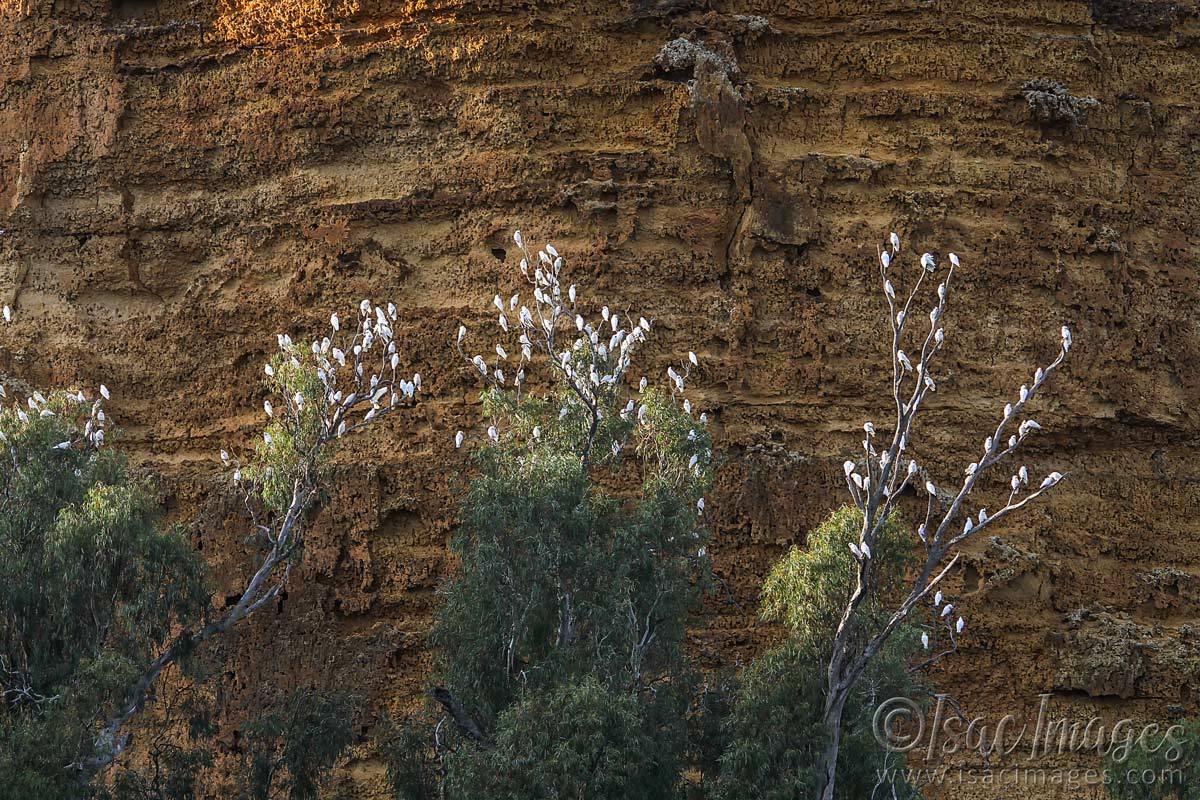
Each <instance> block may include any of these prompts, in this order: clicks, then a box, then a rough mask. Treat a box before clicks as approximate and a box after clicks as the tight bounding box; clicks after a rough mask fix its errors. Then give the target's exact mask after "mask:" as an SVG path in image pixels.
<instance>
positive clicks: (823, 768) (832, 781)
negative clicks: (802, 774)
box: [817, 690, 849, 800]
mask: <svg viewBox="0 0 1200 800" xmlns="http://www.w3.org/2000/svg"><path fill="white" fill-rule="evenodd" d="M848 696H849V691H848V690H846V691H841V692H839V693H838V694H837V695H836V696H835V697H833V698H831V699H830V700H829V701H828V702H827V703H826V704H825V705H826V708H825V720H824V721H825V730H826V732H827V735H828V737H829V738H828V739H827V741H826V743H825V750H824V751H823V752H822V753H821V760H820V762H818V763H819V765H820V770H819V772H818V776H819V777H820V780H821V782H820V783H819V784H818V786H819V787H820V788H819V789H818V792H817V800H833V791H834V788H835V786H836V783H837V763H838V749H839V748H840V747H841V744H842V710H843V709H844V708H845V707H846V698H847V697H848Z"/></svg>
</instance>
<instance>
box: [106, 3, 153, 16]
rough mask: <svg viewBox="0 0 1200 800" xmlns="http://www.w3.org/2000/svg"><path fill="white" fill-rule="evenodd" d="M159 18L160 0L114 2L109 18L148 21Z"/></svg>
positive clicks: (110, 8)
mask: <svg viewBox="0 0 1200 800" xmlns="http://www.w3.org/2000/svg"><path fill="white" fill-rule="evenodd" d="M157 16H158V0H112V5H111V6H109V11H108V17H109V19H113V20H130V19H146V18H148V17H157Z"/></svg>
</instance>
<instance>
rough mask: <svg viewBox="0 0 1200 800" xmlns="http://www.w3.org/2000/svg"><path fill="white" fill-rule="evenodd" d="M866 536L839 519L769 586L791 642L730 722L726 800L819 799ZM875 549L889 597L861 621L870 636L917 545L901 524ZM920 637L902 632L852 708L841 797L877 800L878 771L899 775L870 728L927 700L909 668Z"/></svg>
mask: <svg viewBox="0 0 1200 800" xmlns="http://www.w3.org/2000/svg"><path fill="white" fill-rule="evenodd" d="M861 526H862V517H861V514H860V512H858V511H857V510H856V509H853V508H843V509H840V510H839V511H837V512H835V513H834V514H833V515H832V516H830V517H829V519H827V520H826V521H825V522H824V523H822V524H821V525H820V527H818V528H817V529H816V530H815V531H813V532H812V533H811V534H810V535H809V537H808V541H807V542H806V547H805V548H804V549H800V548H793V549H792V550H791V551H790V552H789V553H788V554H787V555H786V556H784V558H783V559H782V560H781V561H780V562H779V563H778V564H777V565H776V566H775V568H774V569H773V570H772V571H771V574H770V576H769V577H768V579H767V581H766V583H765V584H764V587H763V616H764V618H766V619H768V620H772V621H778V622H782V623H783V624H784V625H785V626H786V627H787V628H788V629H789V631H790V636H789V638H788V639H787V640H786V641H785V642H784V643H783V644H781V645H780V646H778V647H776V648H774V649H772V650H770V651H768V652H767V653H765V654H764V655H763V656H762V657H760V658H759V659H758V660H757V661H755V662H754V663H753V664H752V665H750V667H748V668H747V669H746V671H745V673H744V675H743V677H742V682H741V685H740V687H739V688H738V690H737V692H736V695H735V700H734V703H733V708H732V711H731V713H730V714H729V716H728V718H727V719H726V722H725V741H726V746H725V751H724V753H723V754H722V756H721V765H720V775H719V778H718V780H717V785H716V788H715V793H714V794H715V796H716V797H717V798H721V799H722V800H739V799H740V798H745V797H756V798H766V800H784V798H795V797H805V796H812V795H813V794H815V793H816V791H817V788H818V786H819V781H818V774H817V762H818V755H819V753H820V752H821V750H822V749H823V748H824V746H825V743H826V739H827V733H826V729H825V726H824V723H823V721H822V712H823V709H824V703H825V695H824V688H823V675H822V672H821V670H822V667H823V665H824V664H825V662H826V660H827V659H828V657H829V654H828V652H827V648H828V647H829V642H830V641H832V639H833V634H834V631H835V630H836V627H837V624H838V620H839V619H840V614H841V609H842V608H843V607H844V604H845V601H846V598H847V597H848V596H849V593H850V591H851V590H852V588H853V582H854V563H855V562H854V561H853V559H852V558H851V556H850V553H849V549H848V547H847V545H848V544H849V543H850V542H855V541H857V540H858V535H859V532H860V530H861ZM876 541H877V544H876V547H875V567H876V569H877V570H879V575H880V577H881V586H883V587H884V591H883V593H882V594H878V595H873V596H872V597H871V598H870V599H869V600H868V601H867V602H866V603H864V606H863V611H864V615H863V617H862V619H863V620H864V624H865V625H870V626H873V625H876V624H878V623H880V622H882V619H883V617H884V615H885V613H886V609H887V603H886V600H887V591H888V589H889V587H895V586H896V585H897V583H898V581H899V580H900V578H901V577H902V576H903V572H904V569H905V567H906V566H907V565H908V564H909V563H910V559H911V552H910V551H911V548H910V547H909V546H908V540H907V539H906V538H905V535H904V532H903V531H902V529H901V526H900V525H899V524H898V523H896V522H895V521H894V520H893V521H889V523H888V525H887V527H886V528H885V529H884V530H883V531H882V532H881V535H880V536H879V538H878V539H877V540H876ZM919 635H920V634H919V630H918V628H917V627H916V625H915V623H909V624H907V625H905V626H903V627H902V628H901V629H900V630H898V631H897V632H896V634H895V635H894V636H893V637H892V638H891V640H890V641H889V642H888V644H887V645H886V646H885V647H884V649H883V650H882V651H880V653H879V654H878V655H877V656H876V657H875V659H874V660H873V661H872V662H871V664H870V666H869V667H868V670H867V672H866V674H865V675H864V676H863V679H862V680H861V681H860V682H859V684H858V688H857V690H856V691H855V692H854V694H853V695H852V696H851V699H850V701H849V702H848V703H847V707H846V710H845V714H844V717H843V723H844V727H843V733H842V742H841V757H840V758H839V760H838V778H837V792H838V796H839V797H846V798H860V797H871V796H872V794H873V790H874V787H875V783H876V778H877V775H878V771H879V770H881V769H884V768H887V767H894V766H896V763H895V762H896V757H895V756H894V754H891V753H888V752H887V751H885V750H884V749H883V748H881V747H880V746H879V745H878V744H877V743H876V741H875V738H874V734H873V731H872V727H871V718H872V716H873V714H874V711H875V708H876V707H877V705H878V703H879V702H880V701H882V700H885V699H887V698H890V697H908V698H912V697H914V696H916V695H918V694H919V687H918V686H916V685H915V684H914V682H913V680H912V678H911V676H910V674H909V672H908V666H907V665H908V661H909V659H910V657H911V656H912V655H913V654H914V653H916V652H917V651H918V650H919V649H920V644H919V642H918V638H919ZM888 789H889V791H890V790H892V789H894V790H895V791H896V796H898V797H917V796H919V795H917V793H916V791H915V790H913V789H912V788H911V787H908V786H906V785H902V784H896V785H894V786H889V787H888ZM888 796H891V795H890V794H889V795H888Z"/></svg>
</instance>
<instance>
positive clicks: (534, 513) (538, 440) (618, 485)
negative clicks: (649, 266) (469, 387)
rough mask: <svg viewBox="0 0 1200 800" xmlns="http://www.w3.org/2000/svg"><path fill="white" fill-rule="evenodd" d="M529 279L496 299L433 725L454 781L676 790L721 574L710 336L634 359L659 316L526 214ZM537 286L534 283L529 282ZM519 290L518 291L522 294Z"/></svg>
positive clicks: (562, 790)
mask: <svg viewBox="0 0 1200 800" xmlns="http://www.w3.org/2000/svg"><path fill="white" fill-rule="evenodd" d="M514 238H515V241H516V244H517V247H518V248H519V249H520V251H521V253H522V255H523V258H522V259H521V262H520V278H519V279H517V280H518V282H517V286H518V289H517V291H515V292H514V293H512V294H511V295H510V296H508V297H507V299H505V298H504V297H502V296H501V295H500V294H497V295H496V296H495V298H494V299H493V306H494V310H493V312H492V313H493V314H494V319H495V331H496V333H497V334H498V338H499V340H498V341H496V340H491V341H488V344H487V351H486V352H487V355H486V356H485V355H483V353H477V354H473V355H472V354H470V353H469V351H468V350H466V349H464V348H465V347H466V346H467V345H468V344H469V343H470V341H471V340H472V338H473V337H470V338H469V335H468V331H467V329H466V328H465V327H460V329H459V331H458V335H457V338H456V347H457V349H458V351H459V352H460V354H461V355H462V357H463V359H464V360H465V362H466V363H467V364H468V365H469V369H470V371H471V372H473V373H474V374H475V375H476V376H477V377H478V379H479V380H480V381H481V382H482V383H483V384H484V389H483V394H482V410H483V413H484V415H485V417H486V421H485V423H484V424H485V425H486V428H487V432H486V435H483V434H480V435H478V436H475V435H471V436H468V435H467V433H466V432H464V431H459V432H458V433H457V434H456V435H455V445H456V446H460V447H470V448H471V449H472V451H473V458H474V464H475V467H476V469H477V472H476V474H475V475H474V476H473V477H472V479H471V481H470V486H469V489H468V491H467V492H466V496H465V502H464V507H463V524H462V530H461V532H460V535H459V536H458V537H457V538H456V540H455V542H454V549H455V552H456V553H457V555H458V556H459V558H460V559H461V570H460V571H459V573H458V575H457V576H456V577H455V578H454V579H453V580H452V581H451V582H450V583H449V584H448V585H447V586H446V587H445V589H444V591H443V598H444V603H443V606H442V607H441V609H440V611H439V612H438V617H437V623H436V628H435V631H434V635H433V640H434V642H435V644H436V645H438V647H439V648H440V653H441V667H440V673H441V678H442V680H443V682H444V685H441V686H438V687H436V688H435V689H434V690H433V696H434V697H435V698H436V699H437V701H438V703H439V704H440V706H441V708H442V710H443V712H444V717H443V719H442V721H441V723H440V724H439V725H438V727H437V729H436V732H435V742H436V747H437V748H438V753H439V757H440V759H441V764H442V770H443V775H442V778H443V779H444V783H443V786H444V788H445V790H446V792H447V794H448V795H449V796H452V797H464V798H465V797H496V798H499V797H511V798H518V797H550V796H554V797H593V798H596V797H613V798H616V797H646V798H651V797H663V796H667V795H668V794H670V793H671V792H673V791H674V790H675V788H676V787H677V785H678V783H679V780H680V773H681V769H682V766H681V758H682V753H683V751H684V744H685V742H684V740H685V729H686V724H685V719H684V717H685V713H684V712H685V711H686V704H687V697H686V695H687V691H686V687H685V683H686V681H685V675H686V672H687V669H686V665H687V662H686V657H685V654H684V649H683V644H684V637H685V633H686V624H687V621H688V614H689V611H690V610H691V608H692V605H693V601H694V600H695V598H696V595H697V591H698V587H699V586H700V583H701V579H702V578H703V576H704V575H705V574H706V570H707V566H708V560H707V552H706V542H707V531H706V528H705V524H704V518H705V514H704V505H705V504H704V492H705V491H706V489H707V487H708V484H709V472H710V468H711V464H712V450H711V439H710V435H709V433H708V432H707V429H706V423H707V418H706V416H705V415H704V414H697V409H694V408H693V407H692V404H691V401H690V400H689V399H688V398H686V397H685V396H684V392H685V389H686V381H687V379H688V378H689V376H690V375H691V372H692V370H694V369H695V368H696V367H697V366H698V364H699V359H698V358H697V356H696V355H695V354H694V353H690V352H689V354H688V356H687V357H686V359H680V363H673V364H671V365H670V366H669V367H667V368H666V370H665V373H664V374H663V376H662V378H661V379H657V380H653V381H652V380H651V379H650V378H649V377H645V376H640V375H638V373H637V372H636V371H635V370H634V365H635V364H636V363H637V360H638V355H639V353H640V350H641V348H642V346H643V345H644V344H645V343H646V342H647V341H648V339H649V338H650V336H651V333H652V331H653V326H652V324H651V323H650V321H649V320H647V319H646V318H645V317H639V316H637V315H635V314H632V313H629V312H628V311H626V310H624V309H618V306H617V303H616V298H613V297H609V298H594V299H592V298H588V297H586V296H585V294H584V292H583V291H581V290H580V289H579V288H578V287H577V286H575V285H573V284H572V285H568V284H567V283H566V281H565V266H564V261H563V258H562V257H561V256H560V255H559V254H558V252H557V251H556V250H555V249H554V247H553V246H552V245H549V244H547V245H546V246H545V247H544V248H543V249H542V250H540V251H538V252H537V253H536V255H535V254H534V253H533V252H532V251H531V250H530V249H528V248H527V246H526V244H525V241H524V239H523V238H522V236H521V234H520V233H519V232H518V233H517V234H516V235H515V237H514ZM522 284H523V289H522V288H521V285H522ZM506 294H507V292H506Z"/></svg>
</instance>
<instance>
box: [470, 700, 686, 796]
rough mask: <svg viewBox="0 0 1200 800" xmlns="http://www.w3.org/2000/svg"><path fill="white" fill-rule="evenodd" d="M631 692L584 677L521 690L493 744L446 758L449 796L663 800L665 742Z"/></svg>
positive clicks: (667, 767) (672, 782) (667, 780)
mask: <svg viewBox="0 0 1200 800" xmlns="http://www.w3.org/2000/svg"><path fill="white" fill-rule="evenodd" d="M658 736H659V731H658V730H656V726H655V725H654V721H653V719H651V718H648V717H647V709H646V707H645V706H644V705H643V704H642V703H641V702H639V700H638V698H637V696H636V695H634V694H631V693H629V692H627V691H621V690H615V691H614V690H610V689H609V688H607V687H605V686H604V685H602V684H601V682H600V681H599V680H596V679H594V678H587V679H583V680H581V681H579V682H578V683H573V684H566V685H563V686H561V687H558V688H556V689H554V690H552V691H550V692H549V693H547V694H533V693H525V694H523V695H522V696H521V697H520V698H519V699H518V700H517V701H516V702H514V703H513V704H512V705H510V706H508V707H507V708H505V709H504V711H502V712H501V714H500V716H499V718H498V719H497V721H496V726H495V731H494V741H495V744H494V746H493V747H491V748H489V749H486V750H459V751H458V752H455V753H453V754H451V755H450V756H449V757H448V758H447V762H448V775H449V779H448V781H447V787H446V788H447V792H448V796H450V797H462V798H474V799H475V800H542V799H544V800H665V798H670V797H672V796H674V793H675V792H676V783H677V776H676V768H677V765H676V764H675V763H674V762H673V761H666V762H665V763H664V762H662V761H659V760H658V756H660V755H661V754H667V755H668V757H669V756H670V753H671V751H672V748H664V747H663V745H662V743H661V742H660V741H658Z"/></svg>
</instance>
